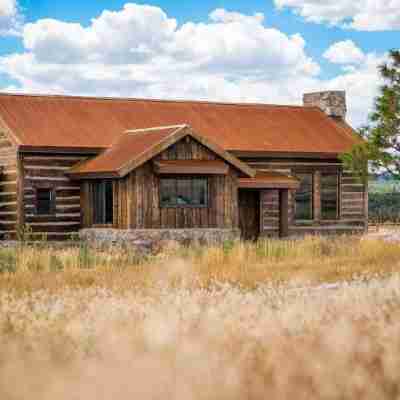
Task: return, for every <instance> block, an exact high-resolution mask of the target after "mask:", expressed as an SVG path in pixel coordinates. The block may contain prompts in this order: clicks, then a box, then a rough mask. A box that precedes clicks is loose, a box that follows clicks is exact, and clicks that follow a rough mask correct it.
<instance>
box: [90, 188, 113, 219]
mask: <svg viewBox="0 0 400 400" xmlns="http://www.w3.org/2000/svg"><path fill="white" fill-rule="evenodd" d="M93 203H94V204H93V208H94V216H93V220H94V223H95V224H100V225H101V224H112V223H113V214H114V213H113V211H114V210H113V207H114V200H113V184H112V181H100V182H96V183H95V185H94V187H93Z"/></svg>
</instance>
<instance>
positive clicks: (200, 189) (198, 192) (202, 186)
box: [193, 179, 207, 206]
mask: <svg viewBox="0 0 400 400" xmlns="http://www.w3.org/2000/svg"><path fill="white" fill-rule="evenodd" d="M206 204H207V180H206V179H194V180H193V205H199V206H205V205H206Z"/></svg>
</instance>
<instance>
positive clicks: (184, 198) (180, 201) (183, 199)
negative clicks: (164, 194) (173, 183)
mask: <svg viewBox="0 0 400 400" xmlns="http://www.w3.org/2000/svg"><path fill="white" fill-rule="evenodd" d="M176 201H177V205H178V206H189V205H191V203H192V183H191V180H190V179H178V180H177V195H176Z"/></svg>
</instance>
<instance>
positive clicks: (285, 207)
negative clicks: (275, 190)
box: [279, 189, 289, 238]
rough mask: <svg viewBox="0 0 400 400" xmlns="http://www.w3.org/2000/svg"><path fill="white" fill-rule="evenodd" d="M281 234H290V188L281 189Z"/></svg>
mask: <svg viewBox="0 0 400 400" xmlns="http://www.w3.org/2000/svg"><path fill="white" fill-rule="evenodd" d="M279 236H280V237H281V238H284V237H288V236H289V190H288V189H281V190H279Z"/></svg>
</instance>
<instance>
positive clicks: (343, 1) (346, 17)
mask: <svg viewBox="0 0 400 400" xmlns="http://www.w3.org/2000/svg"><path fill="white" fill-rule="evenodd" d="M274 1H275V4H276V6H277V7H278V8H285V7H287V8H291V9H293V10H294V11H295V12H297V13H298V14H300V15H301V16H303V17H304V18H306V19H307V20H308V21H312V22H317V23H329V24H334V25H337V24H340V25H344V26H346V27H350V28H352V29H357V30H365V31H379V30H397V29H400V0H323V1H321V0H274Z"/></svg>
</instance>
